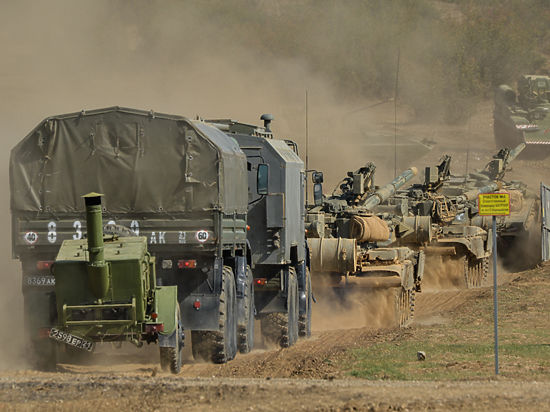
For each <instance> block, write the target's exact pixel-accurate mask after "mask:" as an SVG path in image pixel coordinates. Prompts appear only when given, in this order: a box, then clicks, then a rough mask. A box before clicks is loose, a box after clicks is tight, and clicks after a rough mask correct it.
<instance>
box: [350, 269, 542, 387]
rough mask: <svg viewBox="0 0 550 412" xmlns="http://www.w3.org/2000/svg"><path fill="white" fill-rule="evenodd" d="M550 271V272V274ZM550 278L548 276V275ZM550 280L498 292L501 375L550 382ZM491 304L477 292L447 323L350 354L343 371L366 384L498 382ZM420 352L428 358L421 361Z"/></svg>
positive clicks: (526, 280)
mask: <svg viewBox="0 0 550 412" xmlns="http://www.w3.org/2000/svg"><path fill="white" fill-rule="evenodd" d="M549 269H550V268H549ZM547 271H548V272H550V270H547ZM546 279H548V281H546ZM548 292H550V276H545V277H540V270H539V271H538V272H537V271H534V272H533V273H531V274H528V275H522V280H521V281H519V282H512V283H510V284H509V285H506V286H503V287H502V288H501V289H500V291H499V300H500V302H499V303H500V313H499V359H500V375H501V376H503V377H505V378H514V379H525V380H550V300H549V299H547V295H548ZM492 305H493V300H492V293H487V291H479V292H473V293H472V296H470V298H469V299H468V301H467V302H465V303H464V304H463V305H462V306H460V307H458V308H456V309H455V310H453V311H452V312H450V313H447V314H445V318H446V322H444V323H442V324H437V325H430V326H414V327H413V328H412V329H410V330H409V331H407V333H401V334H398V335H397V337H396V338H394V339H392V341H391V342H382V343H375V344H372V345H369V346H365V347H361V348H357V349H352V350H349V351H348V352H347V353H346V355H345V356H344V357H343V359H342V361H341V363H340V367H341V368H342V370H343V371H344V372H345V373H347V374H348V375H351V376H354V377H357V378H363V379H397V380H451V381H452V380H465V379H482V378H491V377H493V376H494V352H493V348H494V340H493V308H492ZM417 351H423V352H425V353H426V360H425V361H418V360H417V355H416V354H417Z"/></svg>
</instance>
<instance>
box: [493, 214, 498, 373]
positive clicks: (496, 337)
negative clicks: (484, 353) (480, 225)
mask: <svg viewBox="0 0 550 412" xmlns="http://www.w3.org/2000/svg"><path fill="white" fill-rule="evenodd" d="M493 308H494V313H493V319H494V324H495V374H496V375H498V296H497V217H496V216H493Z"/></svg>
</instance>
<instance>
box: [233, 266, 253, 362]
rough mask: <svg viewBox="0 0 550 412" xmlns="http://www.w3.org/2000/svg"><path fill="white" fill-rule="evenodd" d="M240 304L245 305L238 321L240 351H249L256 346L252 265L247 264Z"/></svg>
mask: <svg viewBox="0 0 550 412" xmlns="http://www.w3.org/2000/svg"><path fill="white" fill-rule="evenodd" d="M239 304H241V305H243V311H242V313H243V314H244V316H243V318H242V319H239V322H238V333H239V335H238V337H237V338H238V342H239V352H240V353H248V352H250V351H251V350H252V348H253V347H254V313H255V308H254V279H253V277H252V270H251V269H250V266H248V265H247V266H246V284H245V288H244V296H243V298H242V299H240V300H239Z"/></svg>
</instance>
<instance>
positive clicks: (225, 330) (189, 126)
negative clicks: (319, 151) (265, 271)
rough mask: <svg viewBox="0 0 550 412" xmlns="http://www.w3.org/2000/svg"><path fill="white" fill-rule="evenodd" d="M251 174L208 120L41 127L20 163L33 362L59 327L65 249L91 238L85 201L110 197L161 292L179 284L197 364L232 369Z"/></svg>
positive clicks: (15, 176) (80, 117) (122, 111)
mask: <svg viewBox="0 0 550 412" xmlns="http://www.w3.org/2000/svg"><path fill="white" fill-rule="evenodd" d="M247 173H248V171H247V160H246V156H245V155H244V153H243V152H242V150H241V149H240V148H239V145H238V144H237V142H236V141H235V139H233V138H231V137H229V136H228V135H227V134H225V133H223V132H221V131H220V130H219V129H217V128H215V127H212V126H211V125H209V124H207V123H204V122H201V121H191V120H189V119H186V118H184V117H181V116H174V115H167V114H160V113H155V112H152V111H149V112H148V111H141V110H134V109H126V108H120V107H111V108H107V109H99V110H92V111H81V112H77V113H71V114H66V115H60V116H53V117H49V118H47V119H45V120H44V121H42V122H41V123H40V124H39V125H38V126H37V127H36V128H35V129H34V130H32V131H31V132H30V133H29V135H27V136H26V137H25V138H24V139H23V140H22V141H21V142H20V143H19V144H18V145H17V146H16V147H15V148H14V149H13V150H12V153H11V159H10V186H11V210H12V233H13V254H14V256H15V257H16V258H19V259H20V261H21V264H22V271H23V276H22V282H23V296H24V307H25V318H26V325H27V326H26V330H27V331H28V334H29V336H28V341H29V342H31V343H32V346H33V347H34V348H35V350H33V352H34V353H39V352H40V348H41V347H42V346H43V345H42V343H43V339H42V338H44V337H47V334H48V332H47V331H48V330H49V329H50V328H52V327H54V326H55V325H57V319H56V313H57V312H56V310H55V308H56V304H55V294H54V286H55V278H54V277H53V276H52V274H51V272H50V270H51V266H52V264H53V261H54V259H55V257H56V255H57V253H58V251H59V248H60V246H61V243H62V242H63V241H64V240H70V239H74V240H79V239H82V237H83V235H84V233H86V227H85V219H84V216H85V210H84V208H83V205H82V204H81V202H80V196H81V195H82V194H83V193H88V192H93V191H97V192H101V193H103V194H105V196H106V198H105V199H106V201H105V202H104V204H103V205H102V209H103V217H104V219H105V221H106V222H107V224H109V225H111V226H112V225H117V226H118V227H120V226H123V227H125V228H128V229H129V230H131V231H132V232H134V233H135V234H136V235H139V236H144V237H146V238H147V243H148V250H149V252H150V253H151V254H152V255H153V256H155V258H156V260H155V262H156V263H155V266H156V281H157V285H158V286H177V293H178V302H179V305H180V310H181V319H182V324H183V327H184V328H185V329H188V330H190V331H191V340H192V343H193V345H192V346H193V353H194V355H195V356H196V357H198V358H199V357H200V358H207V359H210V360H212V361H214V362H225V361H227V360H230V359H232V358H233V357H234V356H235V354H236V351H237V349H240V350H241V351H242V352H246V351H248V350H250V349H251V348H252V345H253V339H252V336H253V321H254V302H253V293H254V287H253V280H252V274H251V272H250V270H248V266H249V261H250V250H249V247H248V245H247V209H248V201H247V200H248V193H247V188H248V176H247ZM117 226H113V227H115V228H116V227H117ZM128 229H126V230H128ZM237 328H238V330H239V332H238V335H239V336H238V337H237ZM40 357H41V356H40V355H39V356H38V358H40Z"/></svg>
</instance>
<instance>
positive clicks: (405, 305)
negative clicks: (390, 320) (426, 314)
mask: <svg viewBox="0 0 550 412" xmlns="http://www.w3.org/2000/svg"><path fill="white" fill-rule="evenodd" d="M414 304H415V291H414V289H405V288H403V287H401V288H400V289H399V291H398V292H397V294H396V323H397V325H398V326H399V327H400V328H406V327H407V326H410V325H411V323H412V321H413V318H414Z"/></svg>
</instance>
